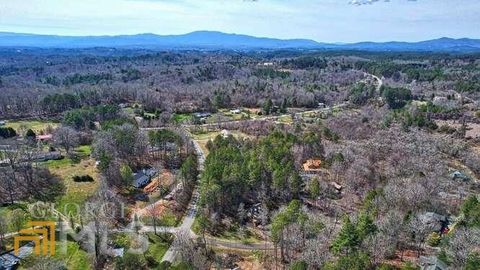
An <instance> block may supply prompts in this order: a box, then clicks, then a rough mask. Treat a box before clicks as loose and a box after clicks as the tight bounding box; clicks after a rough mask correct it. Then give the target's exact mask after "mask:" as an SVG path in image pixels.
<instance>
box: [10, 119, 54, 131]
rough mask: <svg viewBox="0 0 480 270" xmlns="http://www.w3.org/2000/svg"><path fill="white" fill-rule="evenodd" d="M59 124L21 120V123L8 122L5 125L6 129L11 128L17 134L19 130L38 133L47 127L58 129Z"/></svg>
mask: <svg viewBox="0 0 480 270" xmlns="http://www.w3.org/2000/svg"><path fill="white" fill-rule="evenodd" d="M58 125H59V123H56V122H51V121H40V120H32V121H27V120H21V121H8V122H7V124H6V125H5V126H6V127H11V128H13V129H15V131H17V133H18V132H19V130H20V129H25V131H26V130H28V129H32V130H33V131H35V132H37V133H39V132H40V131H44V130H45V129H46V128H47V127H48V126H50V127H52V128H56V127H58Z"/></svg>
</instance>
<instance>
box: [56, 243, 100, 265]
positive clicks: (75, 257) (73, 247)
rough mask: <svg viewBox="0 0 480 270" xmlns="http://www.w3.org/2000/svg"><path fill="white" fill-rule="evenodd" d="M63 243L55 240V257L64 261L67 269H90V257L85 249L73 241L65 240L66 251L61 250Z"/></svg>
mask: <svg viewBox="0 0 480 270" xmlns="http://www.w3.org/2000/svg"><path fill="white" fill-rule="evenodd" d="M62 245H63V243H61V242H57V249H56V253H55V256H54V257H55V258H57V259H59V260H61V261H63V262H65V264H66V265H67V269H69V270H89V269H92V267H91V264H90V258H89V255H88V253H87V252H86V251H84V250H83V249H81V248H80V246H79V245H78V244H77V243H76V242H73V241H67V242H66V245H67V252H66V253H63V252H62Z"/></svg>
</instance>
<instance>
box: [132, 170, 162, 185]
mask: <svg viewBox="0 0 480 270" xmlns="http://www.w3.org/2000/svg"><path fill="white" fill-rule="evenodd" d="M156 174H157V170H155V169H153V168H150V169H144V170H141V171H138V172H136V173H134V174H133V186H134V187H136V188H141V187H143V186H145V185H147V184H148V183H149V182H150V180H151V178H152V177H153V176H154V175H156Z"/></svg>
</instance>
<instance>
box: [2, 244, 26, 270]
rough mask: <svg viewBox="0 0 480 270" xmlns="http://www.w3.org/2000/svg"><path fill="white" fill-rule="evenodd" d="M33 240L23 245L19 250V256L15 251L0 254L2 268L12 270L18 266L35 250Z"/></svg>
mask: <svg viewBox="0 0 480 270" xmlns="http://www.w3.org/2000/svg"><path fill="white" fill-rule="evenodd" d="M33 246H34V244H33V242H30V243H28V244H26V245H23V246H21V247H20V248H19V250H18V256H16V255H15V253H14V251H10V252H7V253H4V254H2V255H0V269H1V270H10V269H16V266H17V265H18V264H19V263H20V260H22V259H25V258H26V257H28V256H29V255H30V254H32V252H33Z"/></svg>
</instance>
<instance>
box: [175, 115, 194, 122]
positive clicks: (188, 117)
mask: <svg viewBox="0 0 480 270" xmlns="http://www.w3.org/2000/svg"><path fill="white" fill-rule="evenodd" d="M173 120H174V121H175V122H176V123H185V122H188V121H190V120H192V114H191V113H175V114H173Z"/></svg>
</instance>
